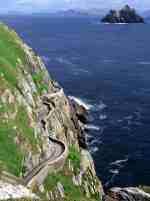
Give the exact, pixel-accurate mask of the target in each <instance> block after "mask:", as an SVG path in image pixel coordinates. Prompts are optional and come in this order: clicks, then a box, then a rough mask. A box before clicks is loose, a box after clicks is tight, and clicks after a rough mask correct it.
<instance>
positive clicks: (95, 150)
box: [90, 146, 99, 154]
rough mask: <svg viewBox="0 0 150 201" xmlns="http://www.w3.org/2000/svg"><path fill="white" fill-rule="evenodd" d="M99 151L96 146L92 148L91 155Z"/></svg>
mask: <svg viewBox="0 0 150 201" xmlns="http://www.w3.org/2000/svg"><path fill="white" fill-rule="evenodd" d="M98 150H99V149H98V147H96V146H95V147H91V148H90V153H91V154H94V153H96V152H97V151H98Z"/></svg>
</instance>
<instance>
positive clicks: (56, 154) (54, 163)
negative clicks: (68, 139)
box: [22, 89, 68, 186]
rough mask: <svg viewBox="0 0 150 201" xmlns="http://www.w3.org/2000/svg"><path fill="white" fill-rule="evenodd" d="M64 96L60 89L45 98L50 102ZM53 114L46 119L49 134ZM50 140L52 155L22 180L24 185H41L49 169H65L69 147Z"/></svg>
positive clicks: (52, 139) (55, 140)
mask: <svg viewBox="0 0 150 201" xmlns="http://www.w3.org/2000/svg"><path fill="white" fill-rule="evenodd" d="M62 95H64V92H63V89H60V90H59V91H57V92H56V93H52V94H46V95H44V96H43V98H47V99H48V100H50V99H51V98H54V97H56V96H62ZM52 112H54V109H53V110H50V111H49V113H48V115H47V117H46V118H45V119H44V121H45V123H46V126H45V127H46V132H48V128H47V121H48V118H49V117H50V115H51V113H52ZM49 140H50V142H51V151H50V153H51V154H50V155H49V157H48V158H47V159H46V160H44V161H43V162H41V163H40V164H39V165H37V166H36V167H35V168H33V169H32V170H31V172H29V173H27V175H25V177H24V178H23V179H22V183H23V184H24V185H26V186H32V184H34V183H36V184H38V185H41V184H42V183H43V181H44V179H45V178H46V176H47V174H48V172H49V169H51V170H54V171H56V170H57V169H60V167H63V165H64V162H65V160H66V158H67V156H68V148H67V146H66V145H65V143H63V142H62V141H60V140H57V139H54V138H52V137H49Z"/></svg>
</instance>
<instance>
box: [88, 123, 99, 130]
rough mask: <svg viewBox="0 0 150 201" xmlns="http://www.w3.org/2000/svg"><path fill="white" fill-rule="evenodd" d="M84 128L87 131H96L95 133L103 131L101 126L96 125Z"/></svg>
mask: <svg viewBox="0 0 150 201" xmlns="http://www.w3.org/2000/svg"><path fill="white" fill-rule="evenodd" d="M84 127H85V129H88V130H95V131H99V130H100V129H101V128H100V127H99V126H95V125H92V124H87V125H85V126H84Z"/></svg>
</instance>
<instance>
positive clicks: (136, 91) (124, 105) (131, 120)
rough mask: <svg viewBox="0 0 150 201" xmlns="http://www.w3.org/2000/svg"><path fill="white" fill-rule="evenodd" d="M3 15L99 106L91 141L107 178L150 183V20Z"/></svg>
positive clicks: (70, 86) (58, 75)
mask: <svg viewBox="0 0 150 201" xmlns="http://www.w3.org/2000/svg"><path fill="white" fill-rule="evenodd" d="M1 19H3V21H5V22H7V23H8V24H9V25H11V26H12V27H13V28H15V29H16V30H17V31H18V32H19V34H20V35H21V36H22V37H23V39H24V40H25V41H26V42H27V43H28V44H30V45H31V46H32V47H33V48H34V50H36V51H37V53H38V54H40V55H41V56H42V57H43V59H44V61H45V63H46V64H47V67H48V70H49V72H50V74H51V75H52V76H53V78H55V79H56V80H58V81H59V82H60V83H61V85H62V86H63V87H64V88H65V90H66V93H67V94H68V95H73V96H77V97H80V98H81V99H83V100H84V101H86V102H87V103H89V104H91V105H92V106H93V107H92V108H91V122H90V124H92V125H96V126H98V128H97V130H91V131H90V134H88V139H89V147H90V150H91V153H92V154H93V157H94V159H95V164H96V169H97V174H98V176H99V177H100V178H101V179H102V181H103V183H104V184H105V185H106V186H107V187H110V186H137V185H150V24H132V25H127V24H126V25H106V24H100V23H98V19H88V18H87V19H66V18H48V17H14V16H11V17H6V16H5V17H3V18H2V17H1ZM104 104H105V107H103V106H104ZM91 138H93V139H92V140H91Z"/></svg>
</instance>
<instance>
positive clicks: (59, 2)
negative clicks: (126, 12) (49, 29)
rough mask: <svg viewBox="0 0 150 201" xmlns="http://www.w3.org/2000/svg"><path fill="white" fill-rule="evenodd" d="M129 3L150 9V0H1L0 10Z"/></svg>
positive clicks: (94, 6)
mask: <svg viewBox="0 0 150 201" xmlns="http://www.w3.org/2000/svg"><path fill="white" fill-rule="evenodd" d="M125 4H129V5H131V6H133V7H135V8H136V9H138V10H150V0H1V6H0V12H11V11H17V12H22V11H23V12H43V11H56V10H62V9H73V8H81V9H90V8H99V9H111V8H119V7H121V6H123V5H125Z"/></svg>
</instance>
